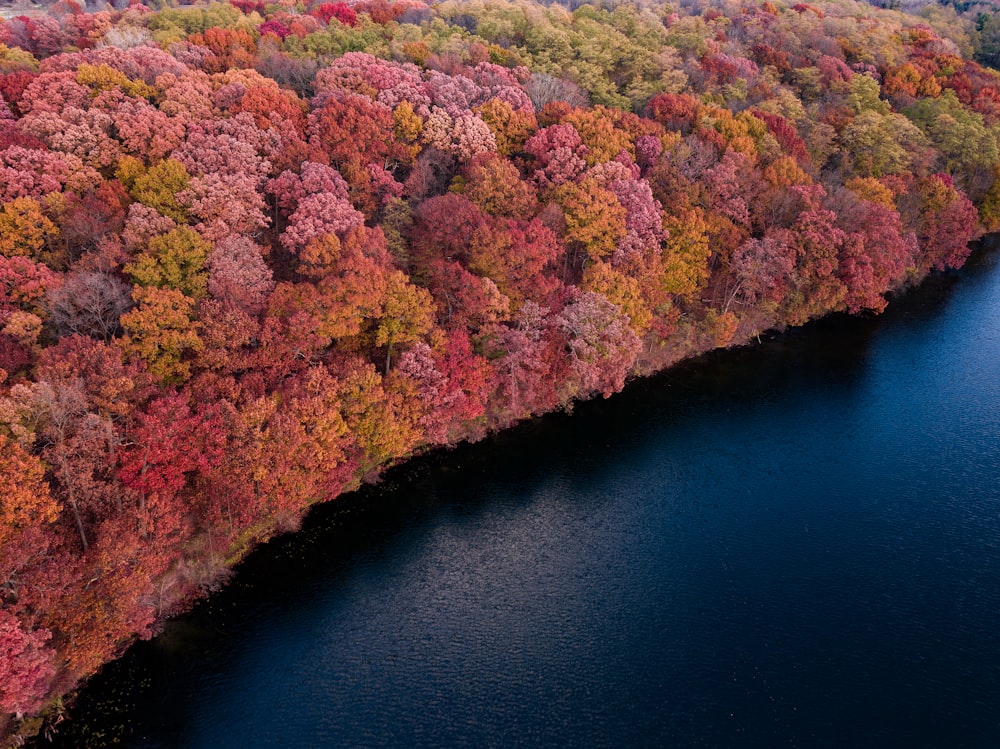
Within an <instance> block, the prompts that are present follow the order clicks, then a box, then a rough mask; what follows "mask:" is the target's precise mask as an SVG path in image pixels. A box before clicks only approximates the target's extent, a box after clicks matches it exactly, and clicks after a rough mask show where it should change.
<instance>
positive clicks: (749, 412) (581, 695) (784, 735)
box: [60, 250, 1000, 749]
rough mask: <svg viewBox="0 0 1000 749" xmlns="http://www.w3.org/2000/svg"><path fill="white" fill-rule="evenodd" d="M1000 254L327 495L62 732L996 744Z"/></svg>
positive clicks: (98, 692)
mask: <svg viewBox="0 0 1000 749" xmlns="http://www.w3.org/2000/svg"><path fill="white" fill-rule="evenodd" d="M998 260H1000V254H998V252H997V251H996V250H993V251H981V252H979V253H978V254H977V255H976V256H974V259H973V261H972V262H971V263H970V265H969V267H967V268H966V269H965V270H964V271H963V272H961V273H960V274H955V275H951V276H947V277H939V278H935V279H931V280H930V281H929V282H928V283H927V284H925V285H924V286H923V287H921V288H920V289H919V290H917V291H915V292H912V293H910V294H908V295H907V296H905V297H904V298H902V299H900V300H898V301H896V302H895V303H894V304H893V306H891V307H890V310H889V311H888V312H887V313H886V314H884V315H882V316H880V317H877V318H870V319H851V318H835V319H830V320H826V321H822V322H820V323H818V324H814V325H811V326H808V327H807V328H806V329H804V330H799V331H793V332H791V333H789V334H787V335H785V336H781V337H777V338H774V339H772V340H770V341H765V342H764V343H763V344H762V345H760V346H755V347H753V348H751V349H745V350H739V351H728V352H718V353H716V354H713V355H710V356H707V357H703V358H702V359H700V360H698V361H695V362H690V363H687V364H685V365H682V366H680V367H678V368H676V369H674V370H672V371H671V372H669V373H667V374H666V375H664V376H661V377H658V378H655V379H652V380H650V381H647V382H642V383H636V384H634V385H633V386H631V387H630V388H629V389H628V390H627V391H626V392H625V393H623V394H621V395H619V396H617V397H615V398H612V399H610V400H608V401H601V402H596V403H591V404H585V405H582V406H579V407H578V408H577V411H576V413H574V414H573V415H571V416H567V415H558V416H554V417H549V418H545V419H542V420H539V421H537V422H534V423H532V424H529V425H526V426H523V427H521V428H518V429H514V430H512V431H510V432H507V433H505V434H503V435H499V436H497V437H496V438H493V439H490V440H487V441H486V442H484V443H481V444H478V445H474V446H468V447H463V448H460V449H458V450H456V451H454V452H451V453H448V454H444V455H437V456H431V457H429V458H425V459H422V460H420V461H418V462H417V463H416V464H414V465H411V466H409V467H407V468H404V469H403V470H399V471H396V472H394V473H392V474H391V475H390V476H389V481H388V482H387V483H386V484H385V485H384V486H381V487H378V488H375V489H370V490H366V491H364V492H362V493H361V494H360V495H356V496H354V497H351V498H347V499H345V500H341V501H338V502H337V503H335V504H333V505H330V506H327V507H324V508H320V509H319V510H318V511H317V512H315V513H314V514H313V515H312V517H311V518H310V519H309V521H308V522H307V524H306V528H305V530H304V531H303V532H302V533H300V534H297V535H295V536H292V537H288V538H284V539H279V540H278V541H277V542H274V543H272V544H270V545H269V546H268V547H266V548H264V549H262V550H260V551H259V552H257V553H255V554H254V555H253V556H252V557H251V558H250V559H249V560H248V562H247V563H246V564H245V565H244V566H243V567H242V568H241V569H240V571H239V573H238V575H237V576H236V578H235V579H234V581H233V583H232V584H231V585H230V586H229V587H228V588H227V589H226V590H224V591H222V592H221V593H219V594H217V595H215V596H214V597H213V598H212V599H211V600H210V601H209V602H207V603H205V604H202V605H201V606H200V607H199V608H197V609H196V610H195V611H194V612H193V613H191V614H190V615H187V616H184V617H182V618H180V619H178V620H176V621H174V622H172V623H170V624H169V625H168V626H167V628H166V631H165V632H164V633H163V635H162V636H161V637H159V638H157V639H156V640H154V641H153V642H151V643H144V644H142V645H140V646H139V647H136V648H134V649H133V650H132V651H131V652H130V653H129V655H128V656H126V658H125V659H124V660H122V661H121V662H119V663H117V664H114V665H113V666H111V667H110V668H108V669H107V670H106V671H105V672H104V673H103V674H102V675H101V676H100V677H99V678H97V679H96V680H95V681H94V682H93V684H92V686H91V687H89V688H88V689H87V690H86V691H85V692H84V693H83V695H82V696H81V699H80V701H79V706H78V708H77V709H76V710H75V711H74V712H73V713H72V714H71V719H70V720H69V721H68V722H67V723H65V724H63V725H62V726H60V730H61V737H62V741H63V745H65V746H74V747H79V746H102V745H105V744H109V743H113V742H114V741H119V742H121V744H122V745H125V746H135V747H206V748H208V747H211V748H212V749H216V748H221V747H258V746H259V747H341V746H345V747H346V746H395V747H424V746H428V747H438V746H446V747H451V746H469V747H483V746H497V747H534V746H577V747H588V748H589V747H627V746H640V747H643V746H648V747H663V746H681V747H686V746H699V745H703V746H712V747H724V746H761V747H784V746H801V747H816V746H824V747H826V746H829V747H869V746H871V747H876V746H877V747H886V746H899V747H902V746H911V747H924V746H926V747H997V746H1000V484H998V479H1000V262H998Z"/></svg>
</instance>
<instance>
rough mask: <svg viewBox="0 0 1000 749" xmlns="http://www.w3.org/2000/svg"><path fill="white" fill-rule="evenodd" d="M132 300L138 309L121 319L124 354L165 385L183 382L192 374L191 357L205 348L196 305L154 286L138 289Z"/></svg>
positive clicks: (184, 297)
mask: <svg viewBox="0 0 1000 749" xmlns="http://www.w3.org/2000/svg"><path fill="white" fill-rule="evenodd" d="M132 298H133V299H134V300H135V301H136V302H137V304H138V305H139V306H138V307H137V308H136V309H134V310H132V311H131V312H127V313H126V314H124V315H122V318H121V325H122V328H123V329H124V330H125V333H126V335H125V336H124V337H123V338H121V339H119V341H120V344H119V345H120V346H121V347H122V350H123V351H124V352H125V353H126V354H127V355H128V356H130V357H132V358H133V359H137V360H140V361H143V362H145V364H146V366H147V368H148V369H149V372H150V373H151V374H153V375H154V376H156V377H158V378H159V379H160V380H161V381H162V382H163V383H164V384H176V383H179V382H183V381H184V380H186V379H187V378H188V377H189V376H190V373H191V365H190V364H189V362H188V361H187V356H188V354H189V353H196V352H198V351H200V350H201V348H202V346H203V344H202V341H201V338H199V337H198V328H199V324H198V323H197V321H195V320H194V319H193V318H194V305H195V301H194V300H193V299H191V298H190V297H187V296H185V295H184V294H183V293H182V292H181V291H179V290H177V289H172V288H163V289H161V288H157V287H155V286H150V287H142V286H136V287H135V288H134V289H133V290H132Z"/></svg>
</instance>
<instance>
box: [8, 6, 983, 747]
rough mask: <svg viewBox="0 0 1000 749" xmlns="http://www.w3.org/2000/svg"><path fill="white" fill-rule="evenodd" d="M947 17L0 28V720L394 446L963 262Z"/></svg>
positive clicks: (487, 420)
mask: <svg viewBox="0 0 1000 749" xmlns="http://www.w3.org/2000/svg"><path fill="white" fill-rule="evenodd" d="M952 31H954V30H952ZM952 31H949V29H948V28H947V26H946V25H942V24H935V25H933V26H932V25H931V24H930V22H929V21H928V20H927V19H923V18H916V17H910V16H905V15H902V14H900V13H898V12H894V11H886V10H881V9H877V8H873V7H872V6H870V5H868V4H864V3H855V2H852V1H851V0H836V1H833V2H822V3H813V4H805V3H799V4H795V5H785V4H783V3H781V2H764V3H758V2H744V3H739V2H717V3H708V2H704V3H698V2H693V3H684V4H681V5H669V4H656V3H640V4H626V3H622V4H609V5H607V6H604V7H596V6H592V5H580V6H579V7H576V9H575V10H572V11H571V10H569V9H567V8H566V7H563V6H560V5H549V6H545V5H540V4H537V3H534V2H528V1H527V0H517V1H515V2H507V1H505V0H486V1H480V0H471V1H470V2H442V3H439V4H436V5H433V6H427V5H425V4H423V3H422V2H417V1H416V0H412V1H411V0H404V1H402V2H395V3H389V2H385V0H365V1H364V2H359V3H353V4H345V3H323V4H313V5H308V6H307V5H305V4H303V3H301V2H300V3H293V2H279V3H274V4H267V5H265V4H264V3H262V2H257V1H256V0H232V2H231V3H212V4H204V5H198V6H193V7H182V8H166V9H163V10H160V11H154V10H151V9H150V8H149V7H146V6H143V5H140V4H134V5H131V6H129V7H127V8H125V9H122V10H109V9H105V10H100V11H97V12H85V11H84V9H83V8H82V7H81V6H79V5H76V4H74V3H72V2H65V1H63V2H59V3H56V4H54V5H53V6H51V7H50V8H49V9H48V12H47V13H46V14H44V15H39V14H32V15H30V16H29V15H21V16H14V17H10V18H6V19H4V20H0V279H2V280H3V284H2V285H0V294H2V296H0V601H2V604H0V735H3V734H4V733H6V734H7V735H8V736H11V737H13V736H14V735H15V734H17V733H19V732H24V733H31V732H33V731H37V730H38V729H39V727H40V725H41V723H40V720H41V719H40V718H38V717H37V716H39V715H43V714H44V715H47V716H48V719H49V720H57V719H58V714H59V711H60V709H61V704H62V703H61V698H62V696H63V695H65V694H67V693H68V692H70V691H71V690H72V689H73V688H74V687H75V686H76V685H77V684H79V683H80V681H81V680H83V679H86V678H87V677H88V676H89V675H91V674H92V673H94V672H95V670H96V669H98V668H99V667H100V666H101V665H102V664H103V663H105V662H106V661H108V660H109V659H111V658H114V657H115V655H116V654H117V653H120V652H121V650H122V649H123V648H124V647H125V646H127V645H128V644H129V643H130V642H132V641H133V640H134V639H135V638H136V637H140V638H148V637H150V636H151V635H152V634H153V633H155V631H156V629H157V626H158V625H159V623H161V622H162V621H163V620H164V619H165V618H166V617H169V616H170V615H172V614H174V613H176V612H177V611H179V610H181V609H183V607H185V606H186V605H188V604H189V603H190V601H191V600H193V599H194V598H195V597H198V596H201V595H204V594H205V593H206V592H208V591H210V590H212V589H213V588H215V587H217V586H218V585H219V584H221V583H222V582H223V581H224V579H225V576H226V572H227V570H228V568H229V567H230V566H232V565H233V564H234V563H236V562H238V561H239V559H241V558H242V556H243V555H244V554H245V553H246V552H247V550H249V549H250V548H252V547H253V546H254V545H256V544H258V543H260V542H262V541H265V540H267V539H268V538H269V537H271V536H273V535H274V534H276V533H279V532H283V531H286V530H290V529H294V528H295V527H297V525H298V523H299V522H300V520H301V518H302V517H303V515H304V513H305V512H306V511H307V510H308V508H309V507H310V506H311V505H312V504H314V503H316V502H319V501H325V500H329V499H332V498H334V497H336V496H337V495H338V494H340V493H342V492H344V491H347V490H350V489H352V488H354V487H356V486H358V485H359V483H360V482H362V481H372V480H376V479H377V477H378V475H379V473H380V471H381V470H382V469H383V468H385V467H386V466H388V465H390V464H393V463H395V462H398V461H400V460H403V459H405V458H407V457H408V456H411V455H413V454H415V453H417V452H420V451H424V450H427V449H431V448H434V447H437V446H447V445H453V444H455V443H457V442H460V441H464V440H476V439H479V438H481V437H482V436H483V435H485V434H487V433H489V432H491V431H494V430H498V429H502V428H504V427H506V426H508V425H510V424H512V423H514V422H517V421H519V420H522V419H526V418H530V417H532V416H534V415H537V414H542V413H546V412H550V411H553V410H558V409H567V408H570V407H571V406H572V404H573V402H574V401H576V400H579V399H585V398H591V397H594V396H597V395H603V396H608V395H610V394H612V393H614V392H616V391H618V390H620V389H621V388H622V387H623V385H624V383H625V382H626V380H627V379H628V378H630V377H634V376H637V375H641V374H644V373H650V372H653V371H656V370H659V369H662V368H664V367H666V366H669V365H670V364H672V363H674V362H676V361H678V360H679V359H681V358H684V357H687V356H691V355H693V354H696V353H699V352H702V351H705V350H708V349H711V348H714V347H725V346H731V345H738V344H742V343H745V342H747V341H750V340H752V339H755V338H756V337H757V336H759V335H760V334H761V333H763V332H765V331H769V330H780V329H783V328H785V327H787V326H790V325H800V324H802V323H804V322H806V321H808V320H810V319H813V318H816V317H819V316H822V315H826V314H828V313H831V312H840V311H846V312H850V313H861V314H873V313H878V312H880V311H881V310H882V309H884V307H885V305H886V303H887V296H888V295H890V294H891V293H892V292H893V291H894V290H897V289H900V288H904V287H906V286H909V285H912V284H915V283H918V282H919V281H920V280H921V279H922V278H923V277H925V276H926V275H927V274H928V273H931V272H933V271H941V270H945V269H948V268H955V267H958V266H960V265H961V264H962V263H963V261H964V260H965V258H966V257H967V254H968V247H967V244H968V242H969V240H970V239H972V238H973V237H974V236H976V235H977V234H978V233H980V232H982V231H984V230H995V229H997V228H1000V184H998V183H997V176H998V174H1000V125H998V122H1000V74H997V73H996V72H994V71H992V70H989V69H986V68H983V67H981V66H980V65H978V64H976V63H975V62H972V61H970V60H969V59H967V55H968V54H969V50H964V52H963V49H962V46H963V41H962V38H961V34H959V33H958V32H955V33H952ZM952 37H955V38H952ZM963 53H964V54H965V55H966V57H963Z"/></svg>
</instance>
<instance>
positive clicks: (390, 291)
mask: <svg viewBox="0 0 1000 749" xmlns="http://www.w3.org/2000/svg"><path fill="white" fill-rule="evenodd" d="M433 324H434V302H433V299H432V298H431V295H430V293H429V292H428V291H427V290H426V289H422V288H420V287H419V286H414V285H413V284H412V283H410V282H409V281H408V280H407V277H406V275H405V274H404V273H402V272H400V271H398V270H394V271H391V272H390V273H389V274H388V276H387V277H386V289H385V298H384V301H383V302H382V311H381V314H380V315H379V316H378V320H377V322H376V326H375V345H376V346H385V372H386V374H388V373H389V365H390V363H391V361H392V347H393V346H394V345H396V344H400V343H408V342H412V341H417V340H419V339H420V337H421V336H423V335H425V334H426V333H428V332H429V331H430V329H431V327H432V326H433Z"/></svg>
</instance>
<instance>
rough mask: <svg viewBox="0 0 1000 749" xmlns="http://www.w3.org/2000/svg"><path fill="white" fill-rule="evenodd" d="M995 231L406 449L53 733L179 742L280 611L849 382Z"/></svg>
mask: <svg viewBox="0 0 1000 749" xmlns="http://www.w3.org/2000/svg"><path fill="white" fill-rule="evenodd" d="M998 245H1000V241H998V240H997V238H992V239H991V242H990V246H989V247H987V248H985V249H983V248H980V249H978V250H977V251H976V252H975V253H974V255H973V257H972V258H971V259H970V261H969V263H968V264H967V266H966V268H965V269H963V270H962V271H961V272H959V273H950V274H942V275H938V276H934V277H932V278H930V279H928V280H927V281H926V282H925V283H924V284H923V285H922V286H921V287H920V288H919V289H915V290H911V291H909V292H907V293H905V294H902V295H900V297H899V298H897V299H895V300H893V302H892V304H891V305H890V307H889V309H888V310H887V311H886V312H885V313H884V314H883V315H880V316H871V317H860V318H851V317H846V316H842V315H834V316H831V317H829V318H826V319H824V320H820V321H817V322H815V323H812V324H810V325H807V326H805V327H803V328H800V329H795V330H791V331H788V332H786V333H783V334H772V335H768V336H767V337H765V338H764V339H763V340H762V341H761V342H760V343H759V344H757V345H753V346H747V347H743V348H739V349H735V350H728V351H715V352H711V353H709V354H706V355H704V356H702V357H699V358H697V359H695V360H691V361H687V362H683V363H681V364H679V365H677V366H676V367H674V368H672V369H671V370H669V371H667V372H665V373H662V374H660V375H657V376H654V377H651V378H648V379H646V380H643V381H638V382H634V383H632V384H630V385H629V387H627V388H626V390H625V391H624V392H622V393H620V394H618V395H616V396H614V397H612V398H610V399H607V400H597V401H591V402H588V403H583V404H579V405H577V407H576V409H575V412H574V413H573V414H553V415H549V416H546V417H544V418H541V419H537V420H534V421H532V422H529V423H526V424H522V425H519V426H517V427H515V428H512V429H509V430H507V431H505V432H503V433H501V434H497V435H493V436H491V437H489V438H487V439H486V440H484V441H483V442H481V443H478V444H475V445H463V446H459V447H458V448H456V449H454V450H451V451H447V452H437V453H433V454H430V455H426V456H423V457H420V458H417V459H415V460H413V461H411V462H410V463H408V464H406V465H404V466H400V467H398V468H395V469H393V470H391V471H389V472H387V474H386V476H385V477H384V480H383V482H382V483H381V484H380V485H377V486H370V487H365V488H363V489H362V490H360V491H358V492H355V493H353V494H351V495H349V496H345V497H342V498H340V499H338V500H337V501H335V502H332V503H329V504H327V505H322V506H319V507H317V508H315V509H314V510H313V511H312V512H311V513H310V515H309V517H308V518H306V520H305V522H304V524H303V527H302V529H301V531H300V532H298V533H295V534H292V535H288V536H284V537H280V538H277V539H274V540H273V541H271V542H270V543H269V544H267V545H265V546H263V547H261V548H260V549H258V550H256V551H255V552H253V553H252V554H250V555H249V556H248V558H247V559H246V560H245V561H244V562H243V564H242V565H241V566H240V567H239V569H238V570H237V571H236V573H235V576H234V578H233V580H232V581H231V583H230V584H229V585H228V586H227V587H226V588H225V589H223V590H222V591H220V592H217V593H215V594H214V595H212V596H211V598H209V599H207V600H206V601H203V602H200V603H199V604H197V605H196V606H195V607H194V609H193V610H192V611H191V612H189V613H187V614H185V615H183V616H180V617H177V618H176V619H174V620H172V621H170V622H168V623H167V624H166V626H165V628H164V631H163V633H162V634H161V635H160V636H158V637H157V638H155V639H153V640H152V641H150V642H143V643H138V644H136V645H135V646H134V647H132V648H131V649H130V650H129V651H128V653H126V655H125V656H124V657H123V658H121V659H120V660H119V661H117V662H115V663H112V664H109V665H108V666H107V667H105V669H104V670H103V671H102V672H101V673H100V674H99V675H97V676H96V677H95V678H94V679H93V680H92V681H91V683H90V684H89V685H88V686H87V688H85V689H84V690H83V691H82V692H81V694H80V695H79V698H78V700H77V703H76V705H75V706H74V708H73V709H72V710H71V712H70V720H69V721H67V722H66V723H65V724H63V725H62V726H60V727H59V728H60V733H59V735H58V736H57V739H56V742H55V745H56V746H60V747H81V746H88V747H91V746H103V745H116V744H117V745H125V746H130V745H139V744H140V743H141V745H142V746H174V745H181V744H180V743H179V742H181V740H182V739H181V736H182V735H183V727H184V726H185V724H186V722H187V718H186V715H187V713H188V711H190V710H192V709H194V708H195V706H194V705H192V704H191V703H190V699H191V698H188V697H186V696H185V695H186V693H187V690H186V689H185V688H184V685H185V684H186V683H189V682H197V683H199V684H202V685H205V684H208V686H209V687H211V683H212V680H213V679H215V678H217V674H219V673H223V672H226V671H229V670H232V669H234V668H236V666H237V664H239V663H240V661H241V659H243V658H244V657H245V654H246V651H245V649H246V648H248V647H251V646H252V643H253V641H254V637H255V636H258V634H259V633H260V632H262V631H263V630H264V629H265V628H266V630H267V631H268V632H278V633H280V632H283V631H285V630H286V629H287V630H290V629H293V628H294V627H293V625H292V624H291V623H290V622H291V620H292V619H294V620H296V621H302V620H303V619H308V618H309V614H310V609H313V608H315V609H316V610H317V612H319V610H321V609H322V608H323V607H324V606H325V605H326V601H327V599H328V598H329V596H330V595H331V591H338V590H341V591H349V590H352V589H355V588H356V587H358V586H365V585H368V584H370V581H371V580H373V579H377V578H381V577H387V576H388V577H391V576H392V575H393V570H394V568H395V567H396V566H397V565H400V564H401V560H407V559H409V558H412V557H414V556H416V555H419V554H420V553H421V549H422V548H423V546H424V543H425V539H426V538H427V536H428V535H429V534H431V533H432V532H433V531H434V530H435V529H436V528H437V527H439V526H440V525H441V524H442V523H444V522H448V523H452V522H454V523H459V524H466V525H475V524H476V523H477V522H478V521H479V520H480V519H481V518H482V517H483V516H484V515H489V514H491V513H494V512H500V511H504V512H506V511H517V510H518V509H524V508H526V507H528V506H530V505H531V504H532V503H534V502H536V501H537V497H538V496H539V495H540V494H541V493H542V492H543V489H544V487H545V486H546V485H547V482H550V481H551V480H552V477H553V476H557V477H559V478H560V480H561V481H562V482H563V484H564V485H565V486H566V487H568V488H569V491H570V494H572V493H573V492H574V491H577V492H582V491H585V490H586V489H587V487H589V486H591V485H592V484H593V483H594V482H595V481H597V480H598V479H599V477H601V476H603V475H605V474H608V473H610V472H612V469H613V468H614V467H615V466H617V465H619V464H620V463H621V462H622V461H628V460H639V458H637V457H635V456H637V455H641V454H643V452H644V451H645V450H646V449H647V446H648V445H649V444H651V443H652V442H660V443H663V442H664V441H666V442H671V441H673V440H682V439H684V436H685V434H686V433H687V432H688V430H690V429H691V428H693V426H695V425H698V426H699V428H700V426H701V425H703V424H704V423H711V422H712V421H713V420H714V419H717V418H719V415H723V414H724V415H725V416H726V418H732V416H733V415H734V414H735V415H736V416H740V415H741V414H751V413H753V412H755V411H756V410H758V409H761V408H766V407H767V405H768V403H770V402H773V401H776V400H778V399H781V398H788V397H792V398H794V397H799V396H800V395H801V394H802V393H805V395H804V396H802V397H809V396H808V393H809V392H810V390H812V389H816V388H821V389H826V390H829V391H843V390H850V389H852V388H855V387H856V386H858V384H859V383H860V382H862V381H863V379H864V377H865V373H866V369H867V366H868V364H867V363H868V359H869V355H870V352H871V348H872V344H873V341H874V340H875V338H876V337H877V336H878V334H879V333H880V332H881V331H884V330H886V329H890V330H891V329H893V328H898V327H900V326H904V327H908V328H916V329H918V330H917V333H918V334H919V329H920V328H921V327H922V326H927V325H933V324H934V323H935V322H936V321H937V320H938V319H939V318H940V317H941V316H942V314H943V312H944V311H945V310H946V309H947V308H948V305H949V303H950V301H951V299H952V297H953V296H954V293H955V290H956V288H957V285H958V284H959V283H967V282H970V281H973V280H975V279H977V278H982V277H985V276H987V275H989V274H992V273H995V272H996V266H997V263H998V257H1000V255H998V253H997V252H996V249H997V246H998ZM619 468H620V466H619ZM334 594H335V593H334ZM318 616H319V613H317V617H318ZM220 684H221V682H220ZM195 693H197V694H199V695H201V694H203V690H192V691H191V694H192V695H193V694H195ZM157 737H158V738H157Z"/></svg>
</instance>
